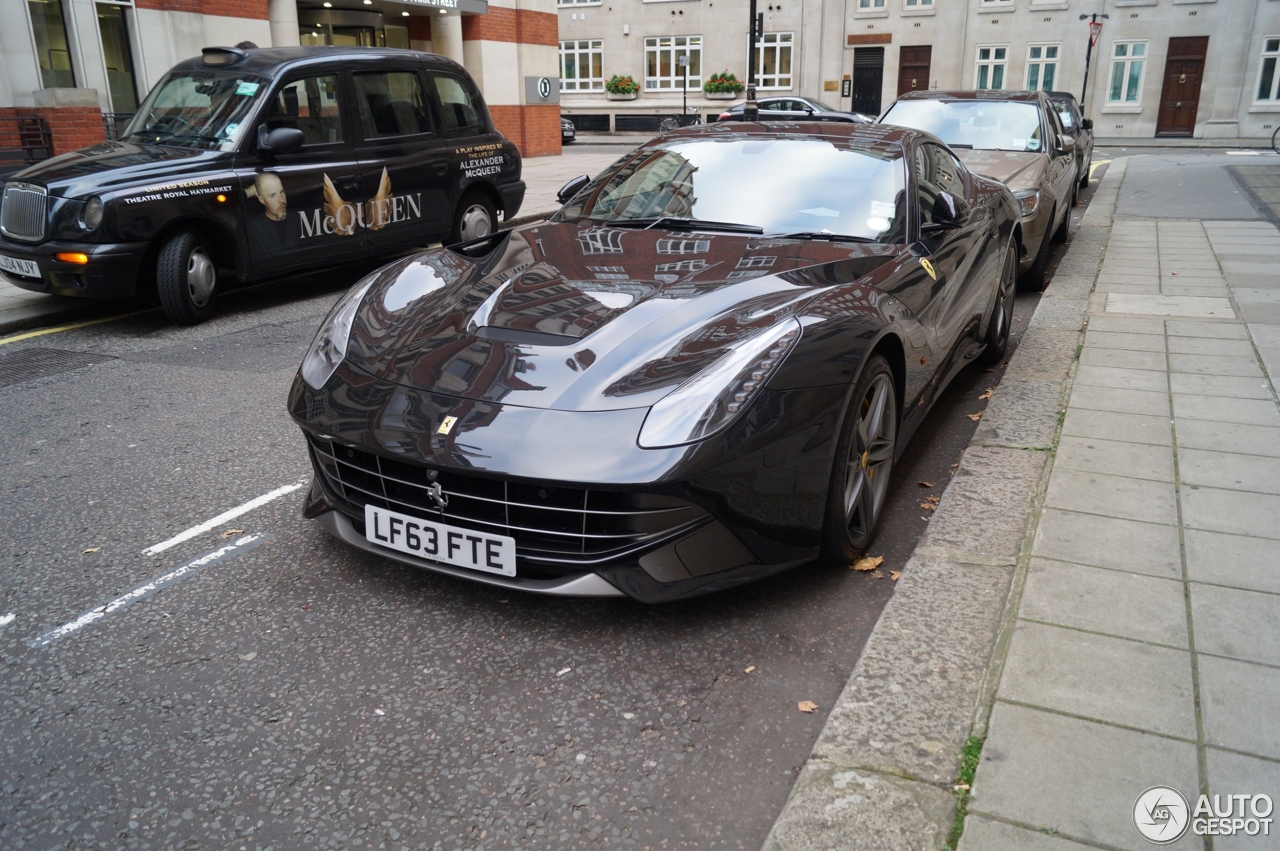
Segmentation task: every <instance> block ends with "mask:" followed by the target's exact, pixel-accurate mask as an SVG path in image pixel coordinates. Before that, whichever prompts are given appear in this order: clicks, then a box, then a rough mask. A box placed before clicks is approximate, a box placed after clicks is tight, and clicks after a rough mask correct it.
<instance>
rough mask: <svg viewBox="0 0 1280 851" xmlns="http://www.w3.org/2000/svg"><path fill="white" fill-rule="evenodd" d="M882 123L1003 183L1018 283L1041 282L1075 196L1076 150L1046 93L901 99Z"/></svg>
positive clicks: (1034, 286)
mask: <svg viewBox="0 0 1280 851" xmlns="http://www.w3.org/2000/svg"><path fill="white" fill-rule="evenodd" d="M880 123H881V124H895V125H897V126H899V127H913V128H915V129H917V130H924V131H926V132H929V133H932V134H933V135H935V136H937V137H938V138H939V139H941V140H942V141H943V142H946V143H947V145H948V146H950V147H951V149H952V150H954V151H955V152H956V154H957V155H958V156H959V157H960V160H961V161H962V162H963V163H964V164H965V165H966V166H967V167H968V168H969V170H970V171H974V172H977V173H978V174H982V175H985V176H987V177H990V178H994V179H995V180H999V181H1001V182H1002V183H1004V184H1005V185H1006V186H1008V187H1009V189H1010V190H1011V191H1012V192H1013V197H1014V198H1016V199H1017V201H1018V206H1019V212H1020V214H1021V217H1022V260H1021V263H1020V264H1019V269H1020V271H1021V272H1022V284H1023V286H1024V287H1025V288H1026V289H1029V290H1033V291H1035V292H1039V291H1041V290H1043V289H1044V285H1045V283H1046V279H1045V267H1046V265H1047V264H1048V261H1049V241H1050V240H1051V239H1052V240H1053V241H1055V242H1065V241H1066V239H1067V232H1068V229H1069V227H1070V225H1071V208H1072V207H1073V206H1075V203H1076V193H1077V191H1078V189H1079V184H1078V182H1077V181H1078V175H1079V167H1078V166H1077V165H1076V147H1075V146H1076V143H1075V139H1074V137H1072V136H1070V135H1068V134H1067V133H1066V131H1065V129H1064V128H1063V126H1062V123H1061V121H1060V119H1059V118H1058V112H1057V110H1056V109H1055V108H1054V106H1053V104H1052V103H1051V102H1050V101H1049V96H1048V95H1047V94H1045V93H1044V92H1003V91H980V92H972V91H970V92H937V91H919V92H908V93H907V94H904V95H902V96H901V97H899V98H898V99H897V100H896V101H894V102H893V105H892V106H890V107H889V109H888V110H886V111H885V113H884V115H882V116H881V117H880Z"/></svg>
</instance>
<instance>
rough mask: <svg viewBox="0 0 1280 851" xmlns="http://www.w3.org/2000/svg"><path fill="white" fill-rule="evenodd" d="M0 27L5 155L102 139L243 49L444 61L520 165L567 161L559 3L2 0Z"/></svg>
mask: <svg viewBox="0 0 1280 851" xmlns="http://www.w3.org/2000/svg"><path fill="white" fill-rule="evenodd" d="M0 20H3V21H4V22H6V24H10V25H7V26H4V27H0V152H6V153H10V154H11V153H13V151H14V150H15V149H19V148H23V147H28V148H30V147H32V146H36V147H39V145H41V144H43V145H44V147H45V148H48V149H51V150H50V152H51V153H53V154H60V153H65V152H67V151H72V150H76V149H77V148H81V147H84V146H86V145H89V144H92V143H94V142H97V141H100V140H102V139H103V138H105V137H106V136H107V135H109V134H110V133H112V132H113V131H114V130H116V129H118V128H120V127H123V126H124V124H125V122H127V121H128V118H129V117H130V116H131V115H132V113H133V112H134V111H135V110H136V109H137V107H138V103H139V102H140V101H141V100H142V99H143V98H144V97H145V96H146V93H147V92H148V91H149V90H150V88H151V87H152V86H153V85H155V83H156V82H157V81H159V79H160V78H161V77H162V76H163V75H164V73H165V72H166V71H168V69H169V68H170V67H172V66H173V65H174V64H176V63H177V62H179V61H181V60H183V59H187V58H189V57H192V56H198V55H199V53H200V49H201V48H203V47H208V46H213V45H234V44H237V43H239V42H243V41H250V42H253V43H254V44H257V45H259V46H261V47H268V46H289V45H298V44H303V45H341V46H371V47H373V46H378V47H402V48H412V49H415V50H425V51H431V52H434V53H439V54H442V55H445V56H448V57H450V58H452V59H456V60H458V61H459V62H461V63H463V64H464V65H465V66H466V67H467V69H468V70H469V71H470V72H471V74H472V76H473V77H474V78H475V79H476V82H477V83H478V84H479V85H480V88H481V91H483V92H484V96H485V100H486V101H487V102H488V104H489V108H490V112H491V113H492V115H493V120H494V123H495V124H496V125H497V127H498V129H499V130H500V131H501V132H502V133H503V134H505V135H506V136H507V137H508V138H509V139H511V140H512V141H513V142H515V143H516V144H517V145H519V146H520V150H521V151H522V152H523V154H524V155H525V156H533V157H536V156H545V155H548V154H558V153H559V152H560V121H559V107H558V106H557V105H556V102H557V101H558V99H559V97H558V95H559V92H558V89H559V86H558V81H557V79H556V77H557V70H556V69H557V64H558V60H557V47H558V43H559V36H558V32H557V28H558V19H557V15H556V8H555V0H493V2H486V0H399V1H398V2H393V0H0ZM18 22H20V23H21V25H14V24H17V23H18ZM543 77H546V78H549V79H550V81H551V83H552V90H553V91H552V96H551V97H543V96H540V93H539V87H538V85H537V81H538V80H539V79H540V78H543ZM530 81H532V83H531V82H530ZM543 89H544V90H545V85H544V86H543ZM43 154H44V151H43V150H42V151H38V152H37V155H43ZM3 165H4V163H3V162H0V166H3Z"/></svg>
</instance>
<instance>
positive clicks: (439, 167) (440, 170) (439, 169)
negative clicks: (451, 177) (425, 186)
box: [431, 163, 449, 174]
mask: <svg viewBox="0 0 1280 851" xmlns="http://www.w3.org/2000/svg"><path fill="white" fill-rule="evenodd" d="M431 170H432V171H434V172H435V173H436V174H444V173H445V172H447V171H448V170H449V164H448V163H433V164H432V166H431Z"/></svg>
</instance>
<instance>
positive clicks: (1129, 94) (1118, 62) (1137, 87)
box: [1107, 41, 1147, 103]
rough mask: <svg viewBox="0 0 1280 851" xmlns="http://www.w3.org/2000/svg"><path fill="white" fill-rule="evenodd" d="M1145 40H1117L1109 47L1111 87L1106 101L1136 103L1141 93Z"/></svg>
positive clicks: (1145, 56)
mask: <svg viewBox="0 0 1280 851" xmlns="http://www.w3.org/2000/svg"><path fill="white" fill-rule="evenodd" d="M1146 58H1147V43H1146V42H1145V41H1117V42H1115V43H1114V44H1113V45H1112V47H1111V88H1110V89H1109V90H1108V91H1107V103H1138V98H1139V96H1140V95H1141V93H1142V66H1143V64H1144V61H1145V60H1146Z"/></svg>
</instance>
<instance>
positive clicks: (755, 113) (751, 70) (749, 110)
mask: <svg viewBox="0 0 1280 851" xmlns="http://www.w3.org/2000/svg"><path fill="white" fill-rule="evenodd" d="M749 14H750V15H751V18H750V20H749V22H748V23H749V25H748V27H747V32H748V35H747V45H748V47H747V103H746V106H744V107H743V108H742V117H743V119H745V120H746V121H756V120H758V119H759V118H760V109H759V108H758V107H757V106H756V0H751V9H750V12H749Z"/></svg>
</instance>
